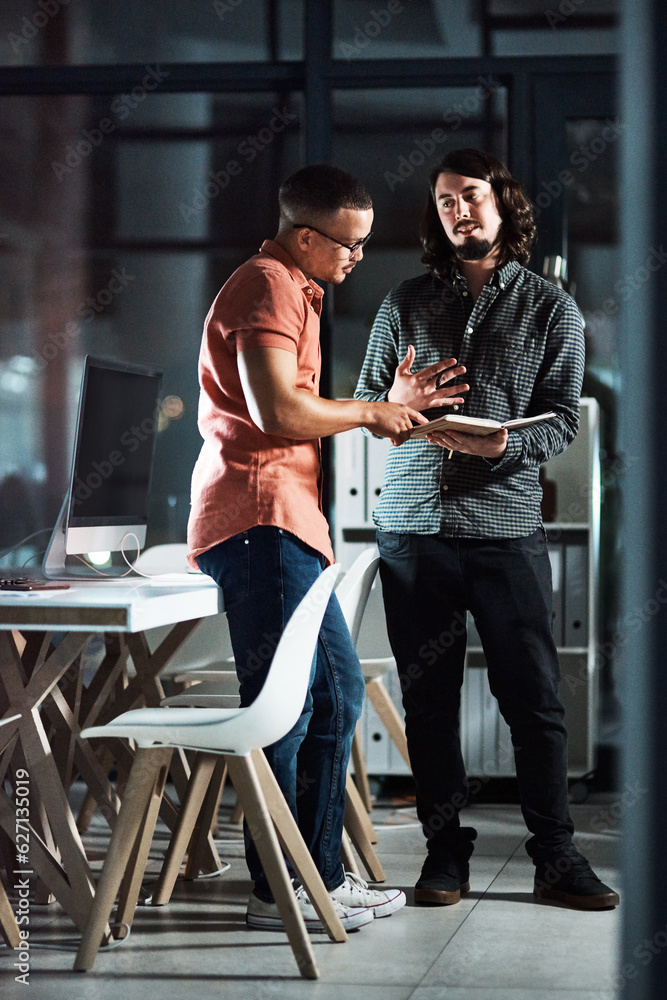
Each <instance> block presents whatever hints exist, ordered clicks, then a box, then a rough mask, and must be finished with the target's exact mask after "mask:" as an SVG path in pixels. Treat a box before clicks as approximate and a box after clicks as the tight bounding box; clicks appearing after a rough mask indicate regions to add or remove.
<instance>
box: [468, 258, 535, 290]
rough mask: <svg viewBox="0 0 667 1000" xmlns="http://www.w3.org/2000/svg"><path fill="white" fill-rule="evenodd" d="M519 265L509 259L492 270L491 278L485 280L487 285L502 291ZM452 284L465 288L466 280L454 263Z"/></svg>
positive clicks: (516, 271) (518, 268)
mask: <svg viewBox="0 0 667 1000" xmlns="http://www.w3.org/2000/svg"><path fill="white" fill-rule="evenodd" d="M520 269H521V265H520V264H519V262H518V261H517V260H509V261H508V262H507V263H506V264H504V265H503V266H502V267H501V268H498V270H497V271H494V272H493V274H492V275H491V278H490V279H489V281H488V282H487V284H488V285H492V286H493V287H494V288H500V290H501V291H502V290H503V289H504V288H506V287H507V285H509V283H510V281H512V279H513V278H514V277H515V276H516V275H517V274H518V273H519V271H520ZM451 280H452V284H453V285H454V287H455V288H466V287H467V282H466V279H465V278H464V276H463V275H462V274H461V272H460V271H459V269H458V268H457V267H456V265H453V266H452V278H451Z"/></svg>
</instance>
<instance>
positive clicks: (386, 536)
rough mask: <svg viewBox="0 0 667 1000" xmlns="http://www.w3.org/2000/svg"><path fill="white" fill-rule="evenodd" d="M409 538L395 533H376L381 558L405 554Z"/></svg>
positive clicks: (403, 534)
mask: <svg viewBox="0 0 667 1000" xmlns="http://www.w3.org/2000/svg"><path fill="white" fill-rule="evenodd" d="M409 542H410V536H409V535H407V534H405V533H399V532H397V531H378V532H377V546H378V549H379V551H380V555H381V556H387V557H389V556H397V555H400V554H401V553H402V552H406V551H407V549H408V546H409Z"/></svg>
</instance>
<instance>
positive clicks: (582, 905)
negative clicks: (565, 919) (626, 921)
mask: <svg viewBox="0 0 667 1000" xmlns="http://www.w3.org/2000/svg"><path fill="white" fill-rule="evenodd" d="M533 891H534V893H535V896H536V897H537V899H541V900H547V901H549V900H551V901H553V902H556V903H563V904H564V905H565V906H569V907H571V908H572V909H574V910H607V909H611V908H613V907H614V906H618V904H619V902H620V900H619V897H618V893H617V892H614V890H613V889H610V888H609V886H608V885H605V884H604V882H601V881H600V879H599V878H598V877H597V875H596V874H595V872H594V871H593V869H592V868H591V866H590V865H589V863H588V861H586V858H584V857H583V855H581V854H579V852H578V851H560V852H558V853H556V854H552V855H551V857H549V858H547V859H545V860H542V861H535V888H534V890H533Z"/></svg>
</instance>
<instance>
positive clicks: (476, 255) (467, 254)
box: [454, 239, 494, 260]
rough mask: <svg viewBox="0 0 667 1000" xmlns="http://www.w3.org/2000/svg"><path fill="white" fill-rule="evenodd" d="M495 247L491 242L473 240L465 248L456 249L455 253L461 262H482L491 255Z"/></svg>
mask: <svg viewBox="0 0 667 1000" xmlns="http://www.w3.org/2000/svg"><path fill="white" fill-rule="evenodd" d="M493 247H494V244H493V243H491V241H490V240H478V239H471V240H468V242H467V243H464V244H463V246H460V247H455V248H454V253H455V254H456V256H457V257H458V258H459V260H482V259H483V258H484V257H486V256H487V255H488V254H490V253H491V251H492V250H493Z"/></svg>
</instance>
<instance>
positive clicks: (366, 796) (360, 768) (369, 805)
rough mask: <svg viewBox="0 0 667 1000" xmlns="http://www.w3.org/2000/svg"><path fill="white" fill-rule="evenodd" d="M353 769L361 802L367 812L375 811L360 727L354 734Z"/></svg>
mask: <svg viewBox="0 0 667 1000" xmlns="http://www.w3.org/2000/svg"><path fill="white" fill-rule="evenodd" d="M351 757H352V769H353V771H354V783H355V785H356V786H357V791H358V792H359V795H361V801H362V802H363V804H364V807H365V809H366V812H368V813H370V812H372V810H373V801H372V796H371V786H370V785H369V783H368V771H367V770H366V760H365V758H364V751H363V749H362V746H361V736H360V735H359V726H357V730H356V732H355V734H354V738H353V740H352V754H351Z"/></svg>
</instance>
